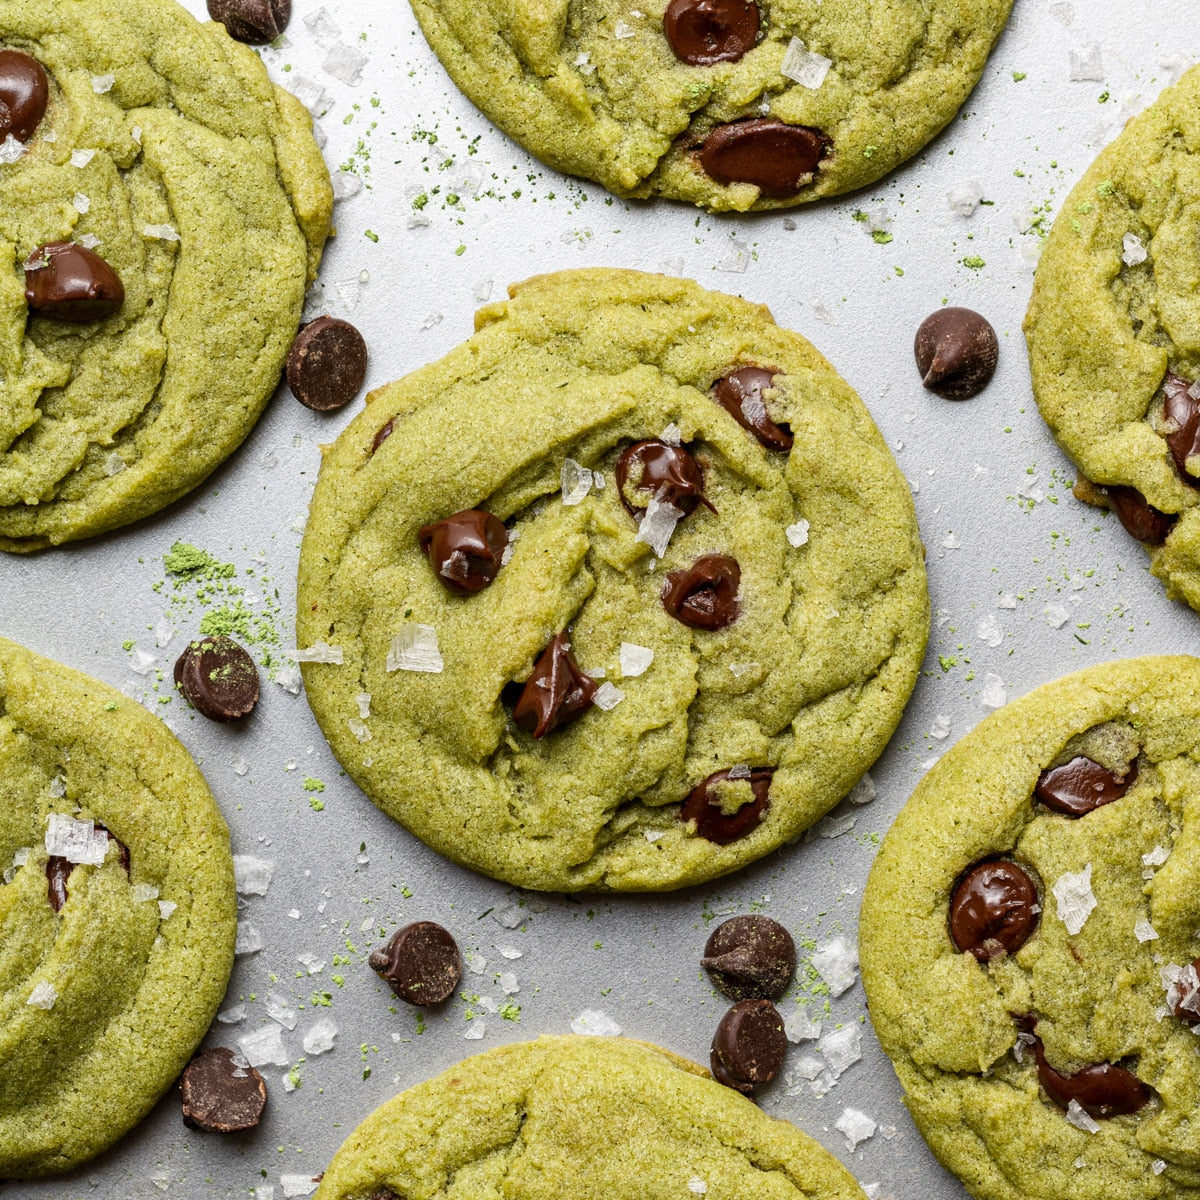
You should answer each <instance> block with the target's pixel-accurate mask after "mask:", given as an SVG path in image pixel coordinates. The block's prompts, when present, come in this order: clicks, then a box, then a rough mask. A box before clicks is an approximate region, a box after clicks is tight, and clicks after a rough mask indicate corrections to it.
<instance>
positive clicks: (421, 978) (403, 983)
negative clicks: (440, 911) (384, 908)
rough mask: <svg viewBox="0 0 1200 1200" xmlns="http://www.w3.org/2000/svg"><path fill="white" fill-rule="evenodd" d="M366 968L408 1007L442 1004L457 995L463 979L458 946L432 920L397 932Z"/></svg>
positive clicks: (373, 955)
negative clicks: (376, 975)
mask: <svg viewBox="0 0 1200 1200" xmlns="http://www.w3.org/2000/svg"><path fill="white" fill-rule="evenodd" d="M367 965H368V966H370V968H371V970H372V971H377V972H378V973H379V974H380V975H381V976H382V977H383V978H384V979H385V980H386V981H387V985H388V987H390V988H391V989H392V991H393V992H395V993H396V995H397V996H399V997H400V999H401V1000H404V1001H405V1002H406V1003H408V1004H417V1005H429V1004H441V1002H442V1001H443V1000H447V999H449V998H450V997H451V996H452V995H454V989H455V988H456V987H458V981H459V980H460V979H461V978H462V957H461V956H460V955H459V953H458V943H457V942H455V940H454V938H453V937H452V936H451V935H450V933H449V931H448V930H445V929H443V928H442V927H441V926H440V925H438V924H435V923H434V922H433V921H414V922H413V923H412V924H411V925H405V926H404V927H403V928H402V929H397V930H396V932H395V933H394V934H392V936H391V938H390V939H389V940H388V943H387V945H385V946H383V947H382V948H381V949H379V950H372V951H371V955H370V957H369V958H368V959H367Z"/></svg>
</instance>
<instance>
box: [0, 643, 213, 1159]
mask: <svg viewBox="0 0 1200 1200" xmlns="http://www.w3.org/2000/svg"><path fill="white" fill-rule="evenodd" d="M0 789H2V790H3V796H4V802H3V804H0V865H2V866H3V867H4V868H5V869H4V874H3V883H2V884H0V1178H5V1179H23V1178H29V1177H32V1176H38V1175H51V1174H55V1173H57V1172H59V1171H65V1170H67V1169H69V1168H71V1167H75V1166H78V1165H79V1164H80V1163H83V1162H86V1161H87V1160H88V1159H89V1158H91V1157H93V1156H94V1155H96V1154H99V1153H100V1151H101V1150H104V1149H105V1148H107V1147H108V1146H110V1145H111V1144H112V1143H113V1142H115V1141H116V1140H117V1138H119V1137H120V1136H121V1135H122V1134H124V1133H125V1132H126V1131H127V1130H129V1129H130V1128H132V1126H134V1125H135V1124H137V1122H138V1121H140V1120H141V1119H142V1117H144V1116H145V1115H146V1113H147V1112H149V1110H150V1108H151V1107H152V1106H153V1105H154V1103H155V1101H156V1100H157V1099H158V1098H159V1096H161V1095H162V1093H163V1092H164V1091H165V1090H166V1089H167V1088H168V1087H169V1086H170V1084H171V1083H172V1082H173V1081H174V1079H175V1078H176V1076H177V1075H178V1074H179V1072H180V1071H181V1070H182V1069H183V1067H184V1065H185V1064H186V1063H187V1061H188V1058H189V1057H190V1056H191V1053H192V1051H193V1050H194V1049H195V1048H196V1046H197V1044H198V1043H199V1041H200V1039H201V1038H202V1037H203V1036H204V1033H205V1031H206V1030H207V1029H208V1026H209V1022H210V1021H211V1020H212V1018H213V1015H214V1014H215V1013H216V1010H217V1005H218V1004H219V1003H220V1001H221V997H222V995H223V994H224V992H225V985H226V983H227V982H228V979H229V972H230V969H231V967H232V965H233V943H234V935H235V932H236V923H237V909H236V903H235V899H236V898H235V895H234V890H233V860H232V858H231V856H230V853H229V831H228V830H227V829H226V827H225V822H224V820H222V818H221V814H220V812H219V810H218V809H217V806H216V803H215V802H214V801H213V798H212V796H211V794H210V793H209V790H208V787H207V786H206V784H205V782H204V778H203V776H201V774H200V772H199V771H198V770H197V768H196V764H195V763H194V762H193V761H192V759H191V757H190V756H189V755H188V753H187V751H186V750H184V748H183V747H182V746H181V745H180V744H179V742H177V741H176V740H175V738H174V737H173V736H172V735H171V734H170V733H169V732H168V730H167V729H166V727H165V726H164V725H163V724H162V723H161V722H160V721H158V720H156V719H155V718H154V717H152V716H151V715H150V714H149V713H147V712H146V711H145V709H143V708H142V707H141V706H140V705H139V704H137V703H135V702H134V701H132V700H129V699H126V698H125V697H124V696H122V695H121V694H120V693H119V692H117V691H115V690H114V689H113V688H110V687H108V686H107V685H105V684H102V683H99V682H98V681H97V680H95V679H89V678H88V677H87V676H86V675H81V674H79V673H78V672H77V671H72V670H69V669H68V668H66V667H63V666H60V665H59V664H58V663H54V662H51V661H49V660H48V659H45V658H40V657H39V656H38V655H36V654H31V653H30V652H29V651H27V650H24V649H22V648H21V647H20V646H16V645H14V644H13V643H12V642H9V641H5V640H4V639H3V638H0Z"/></svg>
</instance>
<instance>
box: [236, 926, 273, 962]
mask: <svg viewBox="0 0 1200 1200" xmlns="http://www.w3.org/2000/svg"><path fill="white" fill-rule="evenodd" d="M264 945H265V943H264V942H263V935H262V934H261V933H260V932H259V929H258V926H257V925H253V924H251V923H250V922H249V921H239V922H238V923H237V940H236V941H235V942H234V946H233V952H234V954H238V955H241V954H257V953H258V951H259V950H261V949H262V948H263V946H264Z"/></svg>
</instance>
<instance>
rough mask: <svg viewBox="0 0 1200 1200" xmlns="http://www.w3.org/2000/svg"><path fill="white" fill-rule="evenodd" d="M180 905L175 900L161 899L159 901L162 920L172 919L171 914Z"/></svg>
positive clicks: (159, 916) (159, 912) (159, 915)
mask: <svg viewBox="0 0 1200 1200" xmlns="http://www.w3.org/2000/svg"><path fill="white" fill-rule="evenodd" d="M178 907H179V905H178V904H176V903H175V901H174V900H160V901H159V902H158V919H159V920H160V921H167V920H170V917H171V914H172V913H173V912H174V911H175V910H176V909H177V908H178Z"/></svg>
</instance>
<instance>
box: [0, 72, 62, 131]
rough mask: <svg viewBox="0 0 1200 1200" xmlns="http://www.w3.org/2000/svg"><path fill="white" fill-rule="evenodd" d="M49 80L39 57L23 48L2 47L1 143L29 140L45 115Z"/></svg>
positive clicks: (0, 89) (0, 83) (0, 74)
mask: <svg viewBox="0 0 1200 1200" xmlns="http://www.w3.org/2000/svg"><path fill="white" fill-rule="evenodd" d="M49 102H50V81H49V80H48V79H47V78H46V71H45V68H44V67H43V66H42V64H41V63H40V62H38V60H37V59H36V58H33V57H31V56H30V55H28V54H25V53H23V52H22V51H20V50H0V142H3V141H5V140H6V139H7V138H9V137H14V138H16V139H17V141H18V142H27V141H29V139H30V138H31V137H33V134H34V131H35V130H36V129H37V127H38V125H39V124H41V120H42V118H43V117H44V116H45V115H46V105H47V104H48V103H49Z"/></svg>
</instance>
